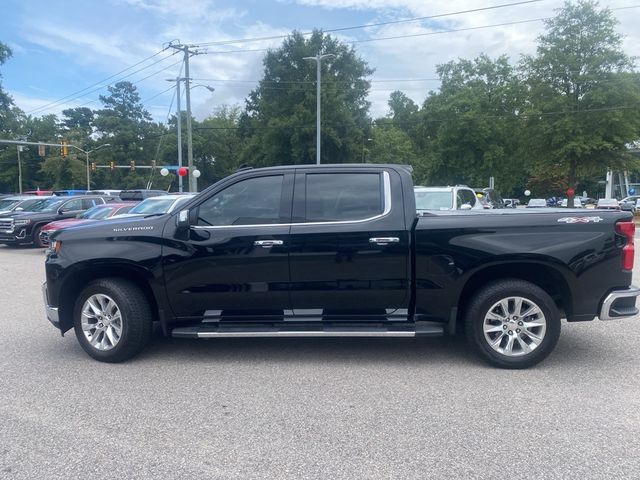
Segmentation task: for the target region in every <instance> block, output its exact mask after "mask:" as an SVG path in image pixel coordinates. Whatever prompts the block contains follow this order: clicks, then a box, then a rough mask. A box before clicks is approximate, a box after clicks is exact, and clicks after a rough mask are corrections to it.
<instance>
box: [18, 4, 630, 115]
mask: <svg viewBox="0 0 640 480" xmlns="http://www.w3.org/2000/svg"><path fill="white" fill-rule="evenodd" d="M111 1H112V2H113V4H114V5H116V6H118V7H120V8H122V7H123V6H124V7H125V8H126V9H128V10H129V11H130V12H131V17H130V18H129V19H128V20H127V21H125V20H123V21H122V24H121V25H120V26H119V27H118V28H112V29H110V30H108V33H107V34H105V33H104V29H103V30H101V29H99V28H93V29H92V28H90V27H87V28H85V29H82V28H78V26H77V25H73V26H68V27H65V26H64V25H61V24H60V23H58V22H56V23H54V22H51V21H50V20H49V19H46V18H40V19H39V18H32V19H30V20H29V28H28V29H26V28H25V29H24V34H23V35H24V37H25V38H26V39H27V40H29V41H31V42H33V43H35V44H37V45H41V46H43V47H45V48H47V49H50V50H53V51H58V52H62V53H64V54H66V55H67V56H68V57H69V58H70V59H73V62H78V63H79V64H81V65H88V66H91V67H94V68H95V71H96V75H95V77H93V78H86V77H85V78H86V79H85V80H78V83H79V84H77V85H72V86H70V88H69V93H71V91H73V90H77V89H79V88H83V87H84V86H87V85H89V84H90V83H92V82H93V81H96V80H98V79H100V78H101V77H106V76H108V75H110V74H113V73H115V72H117V71H118V70H120V69H122V68H124V67H126V66H129V65H132V64H134V63H136V62H138V61H139V60H140V59H142V58H144V57H147V56H149V55H151V54H152V53H154V52H156V51H158V50H160V48H161V46H162V45H163V44H164V43H166V42H167V41H169V40H172V39H180V40H181V41H183V42H185V43H201V42H212V41H220V40H227V39H234V38H235V39H238V38H240V39H242V38H257V37H269V36H278V35H287V34H289V33H290V32H291V31H292V30H293V29H294V28H297V29H301V27H300V25H295V24H294V25H291V24H287V18H286V17H283V18H282V20H281V23H280V24H279V25H278V26H275V25H270V24H268V23H265V22H263V21H260V20H259V19H257V18H256V16H255V13H254V12H252V13H254V14H253V15H249V12H247V11H246V10H242V7H238V8H219V7H218V4H217V2H216V1H214V0H181V1H177V2H176V1H175V0H173V1H172V0H111ZM605 1H609V3H611V6H612V7H614V8H617V7H623V6H631V5H634V4H635V3H636V0H603V1H602V3H603V4H605ZM280 3H281V5H279V6H278V7H277V8H280V9H283V8H284V9H286V4H292V3H295V4H298V5H302V6H308V7H315V8H322V9H326V10H328V11H330V12H332V13H331V15H332V18H335V20H334V23H332V24H331V25H316V26H317V27H318V28H324V29H325V30H326V29H331V28H336V27H341V26H344V24H342V23H341V21H340V11H346V10H349V11H358V12H363V15H362V18H363V23H365V22H369V23H370V24H371V23H379V22H385V21H394V20H400V19H405V18H411V17H420V16H429V15H437V14H442V13H447V12H455V11H462V10H469V9H473V8H477V7H478V6H479V4H478V2H477V1H473V0H446V1H445V0H429V1H426V0H283V1H282V2H280ZM495 3H499V2H495ZM505 3H506V2H505ZM282 4H284V5H282ZM562 4H563V1H562V0H546V1H543V2H538V3H531V4H526V5H521V6H514V7H509V8H500V9H494V10H486V11H481V12H475V13H472V14H465V15H455V16H448V17H443V18H439V19H434V20H429V21H419V22H407V23H396V24H389V25H383V26H372V27H368V28H366V29H361V30H348V31H343V32H339V33H337V34H336V36H337V37H338V38H340V39H341V40H343V41H345V42H351V41H358V40H363V39H370V38H380V37H392V36H404V37H405V38H401V39H396V40H383V41H375V42H363V43H355V44H354V45H355V48H356V51H357V53H358V54H359V55H360V56H362V57H363V58H364V59H365V60H367V62H368V63H369V65H370V66H371V67H373V68H375V69H376V72H375V74H374V75H373V80H384V79H405V80H406V79H412V78H433V77H436V76H437V75H436V71H435V69H436V66H437V65H439V64H442V63H445V62H447V61H450V60H455V59H458V58H474V57H476V56H478V55H479V54H480V53H486V54H488V55H490V56H491V57H497V56H499V55H502V54H506V55H508V56H509V57H511V59H512V61H513V62H515V61H517V60H518V59H519V57H520V55H521V54H523V53H533V52H535V47H536V38H537V36H538V35H540V34H541V33H542V32H543V24H542V22H531V23H524V24H518V25H507V26H503V27H496V28H486V29H478V30H468V31H461V32H456V33H442V34H435V35H423V36H414V37H406V36H407V35H422V34H426V33H432V32H435V31H438V30H442V29H464V28H473V27H477V26H482V25H491V24H496V23H508V22H515V21H520V20H527V19H535V18H540V17H548V16H551V15H553V13H554V9H555V8H559V7H561V6H562ZM481 5H485V3H482V4H481ZM334 12H335V13H334ZM614 14H615V15H616V17H617V18H618V19H619V20H620V22H621V24H620V26H619V31H620V32H621V33H623V34H624V35H626V37H625V41H624V46H625V51H626V52H627V53H628V54H629V55H637V56H640V30H639V29H638V28H637V24H638V20H640V9H629V10H620V11H616V12H614ZM141 16H142V18H143V19H144V21H139V19H140V18H141ZM310 18H312V17H310ZM350 18H353V15H352V16H350ZM138 24H139V25H140V28H132V26H134V25H136V26H137V25H138ZM150 25H152V26H153V30H151V29H150ZM304 30H306V28H304ZM280 43H281V40H263V41H259V42H245V43H235V44H233V46H229V45H227V46H223V45H222V46H213V47H208V48H207V50H208V51H209V52H210V53H209V54H207V55H198V56H195V57H192V59H191V77H193V78H196V79H203V80H197V81H196V83H204V84H210V85H212V86H214V87H215V88H216V91H215V93H213V94H211V93H210V92H208V91H206V90H205V89H202V88H198V89H195V90H194V91H193V99H192V104H193V111H194V113H195V115H196V116H197V117H198V118H203V117H204V116H207V115H209V114H211V113H212V112H213V111H214V110H215V108H216V107H218V106H219V105H222V104H244V101H245V98H246V96H247V94H248V93H249V92H250V91H251V90H252V89H253V88H255V87H256V84H257V80H258V79H260V78H261V77H262V71H263V66H262V58H263V56H264V52H238V53H215V52H221V51H222V52H228V51H231V50H254V49H258V50H260V49H265V48H273V47H277V46H279V45H280ZM29 48H30V47H29ZM174 59H175V60H178V59H179V57H178V56H175V57H172V59H171V60H167V61H165V62H163V63H160V64H158V65H157V66H153V67H150V68H148V69H147V70H145V71H144V72H140V73H138V74H135V75H133V76H132V77H130V78H129V79H128V80H132V81H137V80H140V79H141V78H143V77H144V76H146V75H148V74H151V73H153V72H154V71H157V70H160V69H161V68H162V67H163V66H166V65H170V64H171V63H172V62H173V61H174ZM178 68H179V67H178V66H176V67H172V68H170V69H168V70H167V71H166V72H163V73H162V74H159V75H155V76H152V77H151V78H149V79H148V80H144V81H143V82H141V83H140V84H139V85H138V86H139V88H140V89H141V97H142V98H143V99H144V98H148V97H152V96H153V95H154V94H156V93H158V92H160V91H162V90H164V89H166V88H167V86H168V84H167V83H166V82H165V81H164V79H165V78H169V77H171V76H176V75H177V73H178ZM246 80H256V83H247V82H246ZM83 82H84V83H83ZM437 87H438V82H434V81H421V82H406V81H405V82H402V81H397V82H376V81H374V82H373V83H372V88H371V94H370V97H369V100H370V101H371V103H372V108H371V113H372V115H373V116H381V115H384V114H385V113H386V111H387V104H386V102H387V99H388V97H389V94H390V93H391V91H393V90H394V89H398V90H402V91H404V92H405V93H407V95H409V96H410V97H411V98H413V99H414V101H416V102H417V103H422V101H423V100H424V98H425V97H426V95H427V92H428V91H429V90H434V89H437ZM97 95H98V93H93V94H91V95H90V96H89V98H88V99H80V100H77V101H76V103H78V104H81V103H84V102H87V101H88V100H91V99H95V98H97ZM14 96H15V97H16V101H18V99H20V101H21V102H24V105H20V106H21V107H22V108H23V109H25V110H30V109H33V108H35V107H38V106H41V105H43V104H44V103H47V100H45V99H42V98H38V96H30V95H28V94H26V93H25V92H21V93H20V94H17V93H14ZM40 96H43V97H44V96H46V95H44V94H43V95H40ZM163 100H166V101H167V106H166V108H168V102H169V101H170V94H166V95H164V96H160V97H158V98H156V99H154V100H153V103H154V106H153V107H149V108H150V109H151V110H153V112H152V113H153V114H154V117H155V118H156V119H157V120H162V119H163V118H164V117H165V116H166V108H165V109H164V112H163V109H162V108H161V107H160V104H161V103H162V101H163ZM37 102H41V103H37ZM97 105H99V103H94V104H91V105H88V106H91V107H95V106H97ZM68 106H74V105H73V102H71V103H69V105H66V104H65V106H63V107H52V109H50V110H51V111H54V110H55V111H60V110H62V109H63V108H68ZM183 108H184V103H183ZM47 111H49V110H47Z"/></svg>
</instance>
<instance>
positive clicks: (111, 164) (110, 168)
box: [109, 162, 116, 172]
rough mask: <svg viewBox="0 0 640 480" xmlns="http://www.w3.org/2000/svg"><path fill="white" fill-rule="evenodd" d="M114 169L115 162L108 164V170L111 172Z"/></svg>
mask: <svg viewBox="0 0 640 480" xmlns="http://www.w3.org/2000/svg"><path fill="white" fill-rule="evenodd" d="M115 169H116V162H109V170H111V171H112V172H113V171H114V170H115Z"/></svg>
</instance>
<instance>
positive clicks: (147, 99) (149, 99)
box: [140, 85, 176, 104]
mask: <svg viewBox="0 0 640 480" xmlns="http://www.w3.org/2000/svg"><path fill="white" fill-rule="evenodd" d="M174 88H176V87H175V85H171V86H170V87H169V88H167V89H166V90H163V91H161V92H160V93H156V94H155V95H154V96H152V97H149V98H145V99H144V100H142V101H141V102H140V103H142V104H145V103H147V102H150V101H151V100H153V99H154V98H158V97H159V96H160V95H163V94H165V93H167V92H168V91H169V90H173V89H174ZM172 103H173V100H172Z"/></svg>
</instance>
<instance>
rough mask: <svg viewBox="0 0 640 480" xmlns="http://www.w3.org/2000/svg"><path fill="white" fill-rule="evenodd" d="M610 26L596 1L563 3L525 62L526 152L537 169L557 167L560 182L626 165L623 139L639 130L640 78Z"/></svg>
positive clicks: (610, 18)
mask: <svg viewBox="0 0 640 480" xmlns="http://www.w3.org/2000/svg"><path fill="white" fill-rule="evenodd" d="M615 26H616V20H615V18H614V17H613V15H612V14H611V11H610V10H608V9H604V10H600V9H598V8H597V3H595V2H591V1H580V2H578V3H566V4H565V5H564V7H563V8H562V9H560V10H559V11H558V14H557V16H556V17H554V18H552V19H550V20H547V21H546V28H547V31H546V33H545V34H544V35H542V36H541V37H540V38H539V46H538V50H537V53H536V55H535V56H533V57H527V58H525V59H524V61H523V64H522V67H523V72H524V74H525V76H526V79H527V80H526V81H527V86H528V88H529V91H530V94H529V98H528V103H527V105H526V108H525V109H524V112H525V113H526V114H527V119H528V121H527V135H526V136H523V137H522V142H523V145H524V147H525V148H523V152H524V154H525V155H526V158H528V160H529V161H531V162H532V163H534V164H535V167H536V169H537V170H538V171H544V170H547V171H550V170H551V171H557V172H559V173H558V174H559V175H560V178H561V180H562V182H563V183H564V185H565V188H566V187H568V186H571V187H574V188H576V190H578V189H579V188H580V186H581V185H580V181H579V179H580V178H585V177H589V176H591V175H597V176H599V177H600V178H602V177H604V174H605V172H606V169H607V168H618V169H620V168H625V167H626V168H628V162H629V160H630V156H629V153H628V150H627V148H626V144H627V143H629V142H631V141H634V140H637V139H638V136H639V135H640V82H639V80H640V78H639V77H638V74H636V73H633V70H632V69H633V63H632V61H631V59H630V58H629V57H627V56H626V55H625V54H624V52H623V51H622V44H621V37H620V35H618V34H617V33H616V32H615Z"/></svg>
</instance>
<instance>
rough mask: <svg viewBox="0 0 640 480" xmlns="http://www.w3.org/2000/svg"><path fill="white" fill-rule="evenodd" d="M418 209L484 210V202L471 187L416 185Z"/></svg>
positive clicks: (415, 192)
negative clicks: (481, 201)
mask: <svg viewBox="0 0 640 480" xmlns="http://www.w3.org/2000/svg"><path fill="white" fill-rule="evenodd" d="M413 190H414V194H415V196H416V210H417V211H419V212H420V211H428V210H482V209H483V208H482V203H480V200H478V198H477V197H476V193H475V192H474V191H473V190H472V189H471V188H469V187H465V186H456V187H414V189H413Z"/></svg>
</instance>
